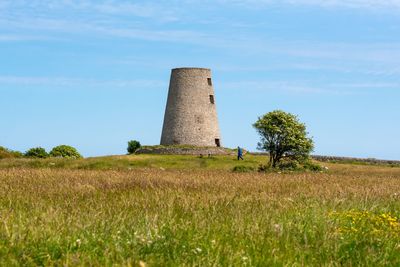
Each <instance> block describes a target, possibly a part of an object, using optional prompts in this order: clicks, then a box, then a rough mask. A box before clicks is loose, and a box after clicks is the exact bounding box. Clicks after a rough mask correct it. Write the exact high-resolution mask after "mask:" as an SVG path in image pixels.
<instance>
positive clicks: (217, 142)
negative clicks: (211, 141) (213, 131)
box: [215, 138, 221, 147]
mask: <svg viewBox="0 0 400 267" xmlns="http://www.w3.org/2000/svg"><path fill="white" fill-rule="evenodd" d="M215 145H216V146H217V147H221V141H220V140H219V139H218V138H217V139H215Z"/></svg>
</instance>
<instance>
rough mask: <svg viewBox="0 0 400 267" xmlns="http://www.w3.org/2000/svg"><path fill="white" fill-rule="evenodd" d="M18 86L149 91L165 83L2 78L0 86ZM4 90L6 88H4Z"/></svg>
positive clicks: (154, 81) (150, 81)
mask: <svg viewBox="0 0 400 267" xmlns="http://www.w3.org/2000/svg"><path fill="white" fill-rule="evenodd" d="M1 84H2V85H16V86H29V87H32V88H37V87H45V86H52V87H74V88H77V89H86V88H96V87H101V88H107V87H108V88H132V89H149V88H164V87H165V86H166V84H165V81H158V80H98V79H81V78H69V77H30V76H0V85H1ZM2 89H3V90H4V89H6V87H3V88H2Z"/></svg>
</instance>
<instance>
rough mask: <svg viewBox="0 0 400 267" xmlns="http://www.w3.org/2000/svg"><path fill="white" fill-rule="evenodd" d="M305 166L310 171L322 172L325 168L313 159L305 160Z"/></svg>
mask: <svg viewBox="0 0 400 267" xmlns="http://www.w3.org/2000/svg"><path fill="white" fill-rule="evenodd" d="M303 168H304V169H305V170H309V171H313V172H322V171H323V170H324V168H323V167H322V166H321V165H319V164H317V163H314V162H312V161H311V160H308V161H306V162H304V163H303Z"/></svg>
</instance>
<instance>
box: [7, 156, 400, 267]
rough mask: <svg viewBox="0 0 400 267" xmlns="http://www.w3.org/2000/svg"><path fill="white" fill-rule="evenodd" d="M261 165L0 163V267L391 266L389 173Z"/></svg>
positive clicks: (396, 193) (398, 211)
mask: <svg viewBox="0 0 400 267" xmlns="http://www.w3.org/2000/svg"><path fill="white" fill-rule="evenodd" d="M266 162H267V159H266V157H265V156H254V155H248V156H247V157H246V158H245V161H241V162H238V161H236V160H235V158H234V157H233V156H215V157H211V158H208V157H203V158H200V157H196V156H165V155H164V156H161V155H132V156H110V157H99V158H88V159H76V160H72V159H71V160H68V159H54V158H50V159H3V160H0V266H383V265H384V266H399V265H400V222H399V217H400V168H399V167H396V166H391V167H389V166H380V165H373V166H372V165H355V164H343V163H334V164H333V163H320V164H321V165H323V166H326V167H327V170H325V171H324V172H283V173H278V172H270V173H258V172H257V171H250V170H251V169H257V166H258V165H259V164H262V163H266ZM238 165H241V166H246V167H248V168H247V170H249V171H248V172H244V173H238V172H234V171H232V170H233V169H234V167H235V166H238Z"/></svg>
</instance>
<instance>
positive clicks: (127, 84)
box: [0, 0, 400, 159]
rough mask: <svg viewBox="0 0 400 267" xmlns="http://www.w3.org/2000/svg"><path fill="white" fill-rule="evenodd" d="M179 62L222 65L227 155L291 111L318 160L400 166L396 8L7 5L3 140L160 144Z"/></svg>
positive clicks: (268, 1)
mask: <svg viewBox="0 0 400 267" xmlns="http://www.w3.org/2000/svg"><path fill="white" fill-rule="evenodd" d="M182 66H192V67H208V68H211V69H212V70H213V80H214V87H215V90H216V101H217V108H218V114H219V120H220V127H221V132H222V142H223V145H225V146H228V147H235V146H237V145H241V146H244V147H246V148H248V149H250V150H255V149H256V145H257V142H258V136H257V133H256V132H255V130H254V129H253V128H252V126H251V125H252V123H254V122H255V121H256V120H257V117H258V116H260V115H262V114H264V113H267V112H269V111H272V110H275V109H283V110H285V111H288V112H292V113H294V114H296V115H298V116H299V118H300V120H301V121H303V122H305V123H306V124H307V127H308V131H309V132H310V135H311V136H313V138H314V141H315V146H316V149H315V154H323V155H340V156H356V157H376V158H385V159H400V141H399V134H400V126H399V119H400V107H399V102H400V0H390V1H389V0H380V1H378V0H348V1H345V0H343V1H338V0H324V1H322V0H299V1H296V0H281V1H274V0H259V1H256V0H215V1H208V0H203V1H193V0H183V1H174V0H171V1H128V0H120V1H113V0H108V1H106V0H57V1H55V0H41V1H35V0H30V1H28V0H12V1H8V0H0V114H2V116H1V123H0V145H2V146H6V147H9V148H11V149H15V150H20V151H25V150H27V149H28V148H30V147H35V146H42V147H45V148H46V149H51V148H52V147H53V146H55V145H58V144H69V145H73V146H75V147H77V148H78V150H79V151H80V152H82V154H84V155H85V156H96V155H109V154H124V153H125V152H126V142H127V141H128V140H131V139H137V140H139V141H141V143H142V144H158V143H159V141H160V136H161V128H162V122H163V116H164V110H165V102H166V97H167V90H168V82H169V75H170V69H171V68H174V67H182Z"/></svg>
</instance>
